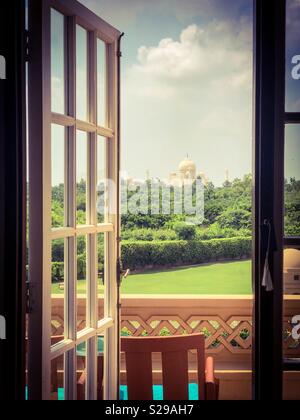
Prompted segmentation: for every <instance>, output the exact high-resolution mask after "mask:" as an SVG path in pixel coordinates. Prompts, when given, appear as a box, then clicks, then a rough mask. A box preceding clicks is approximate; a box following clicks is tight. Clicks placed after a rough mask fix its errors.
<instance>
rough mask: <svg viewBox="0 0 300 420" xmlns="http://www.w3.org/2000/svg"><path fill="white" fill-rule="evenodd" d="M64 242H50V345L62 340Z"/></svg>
mask: <svg viewBox="0 0 300 420" xmlns="http://www.w3.org/2000/svg"><path fill="white" fill-rule="evenodd" d="M65 268H66V267H65V240H64V239H58V240H55V241H53V242H52V281H51V329H52V332H51V333H52V345H54V344H57V343H58V342H60V341H62V340H64V333H65V329H64V311H65V290H66V277H65Z"/></svg>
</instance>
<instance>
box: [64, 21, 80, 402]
mask: <svg viewBox="0 0 300 420" xmlns="http://www.w3.org/2000/svg"><path fill="white" fill-rule="evenodd" d="M67 37H68V40H67V45H68V48H67V51H68V53H67V54H68V57H67V63H68V64H67V66H66V69H67V75H66V80H68V95H67V110H68V114H69V115H70V116H71V117H74V118H75V116H76V19H75V18H74V17H68V19H67ZM65 159H66V161H65V166H66V168H67V226H68V227H70V228H74V230H75V229H76V126H72V127H70V128H68V145H67V153H66V158H65ZM76 279H77V244H76V236H75V235H74V236H72V237H70V238H68V247H67V279H66V280H67V296H66V317H65V319H66V325H67V330H66V334H67V338H68V339H71V340H73V341H76V336H77V319H76ZM65 361H66V363H65V370H66V374H65V386H66V396H67V397H68V398H69V399H73V400H75V399H76V380H77V378H76V348H75V349H74V350H72V351H71V352H69V353H67V354H66V356H65Z"/></svg>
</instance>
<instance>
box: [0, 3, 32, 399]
mask: <svg viewBox="0 0 300 420" xmlns="http://www.w3.org/2000/svg"><path fill="white" fill-rule="evenodd" d="M25 38H26V37H25V2H24V1H20V0H10V1H9V2H6V1H5V2H4V1H3V2H1V3H0V54H1V55H3V56H4V57H5V59H6V70H7V71H6V80H1V81H0V98H1V99H0V102H1V104H0V127H1V131H0V135H1V139H0V143H1V152H0V168H1V169H0V171H1V176H0V178H1V181H0V182H1V184H0V207H1V208H0V214H1V216H0V222H1V227H0V243H1V245H0V252H1V254H0V263H1V264H0V265H1V268H0V297H1V298H0V314H1V315H3V316H5V317H6V329H7V339H6V340H4V341H2V342H1V341H0V399H3V400H22V399H24V398H25V311H26V310H25V303H26V302H25V300H26V290H25V284H26V271H25V267H26V223H25V222H26V161H25V156H26V128H25V127H26V125H25V124H26V116H25V110H26V107H25V90H26V87H25V85H26V83H25Z"/></svg>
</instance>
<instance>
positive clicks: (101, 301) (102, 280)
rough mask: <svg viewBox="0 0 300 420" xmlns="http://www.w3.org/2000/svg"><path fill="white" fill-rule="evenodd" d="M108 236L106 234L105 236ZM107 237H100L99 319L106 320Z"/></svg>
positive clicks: (101, 235) (102, 235)
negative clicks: (105, 260) (105, 249)
mask: <svg viewBox="0 0 300 420" xmlns="http://www.w3.org/2000/svg"><path fill="white" fill-rule="evenodd" d="M105 235H106V234H105ZM105 235H104V234H103V233H102V234H100V235H98V244H97V246H98V290H99V295H98V308H99V316H98V319H99V320H101V319H103V318H104V292H105V280H106V279H105V273H104V269H105V267H104V240H105Z"/></svg>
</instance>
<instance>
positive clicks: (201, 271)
mask: <svg viewBox="0 0 300 420" xmlns="http://www.w3.org/2000/svg"><path fill="white" fill-rule="evenodd" d="M79 288H80V289H81V290H82V293H84V291H85V281H83V282H79ZM52 291H53V293H58V294H59V293H62V291H61V290H59V287H58V286H57V285H55V286H53V289H52ZM99 292H100V293H103V287H100V288H99ZM122 293H123V294H195V295H196V294H200V295H223V294H224V295H249V294H252V290H251V261H238V262H231V263H219V264H211V265H201V266H197V267H187V268H176V269H170V270H164V271H149V272H145V273H143V274H133V275H130V276H129V277H127V279H125V280H124V281H123V284H122Z"/></svg>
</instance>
